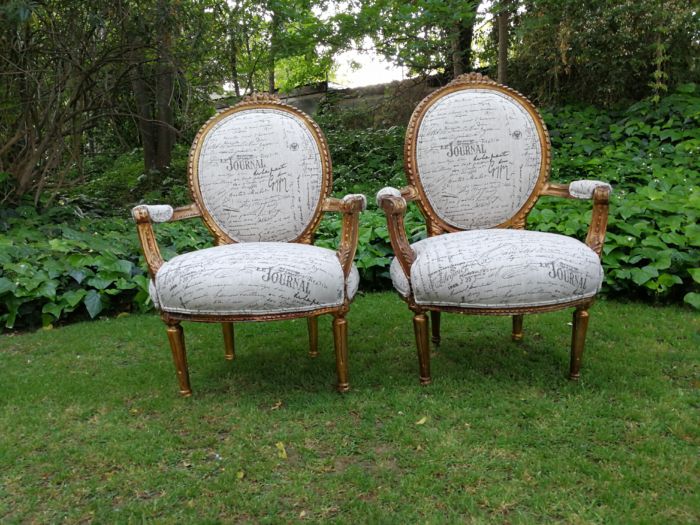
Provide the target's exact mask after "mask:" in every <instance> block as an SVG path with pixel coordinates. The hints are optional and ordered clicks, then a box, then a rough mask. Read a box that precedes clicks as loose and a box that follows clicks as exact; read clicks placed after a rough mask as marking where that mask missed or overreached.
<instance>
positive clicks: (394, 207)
mask: <svg viewBox="0 0 700 525" xmlns="http://www.w3.org/2000/svg"><path fill="white" fill-rule="evenodd" d="M404 194H405V195H406V196H404ZM416 196H417V193H416V190H415V188H413V187H412V186H408V187H406V188H404V189H403V190H397V189H396V188H391V187H387V188H382V189H381V190H379V192H378V193H377V206H379V207H380V208H381V209H382V210H384V213H385V214H386V222H387V226H388V227H389V240H390V241H391V248H392V249H393V250H394V254H395V255H396V257H397V259H398V260H399V264H400V265H401V269H402V270H403V273H404V274H405V275H406V277H407V278H408V279H410V276H411V265H412V264H413V261H415V260H416V254H415V252H414V251H413V248H411V245H410V243H409V242H408V238H407V237H406V225H405V224H404V215H405V214H406V201H407V200H413V199H415V198H416ZM407 197H408V199H407Z"/></svg>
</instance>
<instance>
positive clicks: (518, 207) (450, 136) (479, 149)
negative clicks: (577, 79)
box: [404, 74, 550, 231]
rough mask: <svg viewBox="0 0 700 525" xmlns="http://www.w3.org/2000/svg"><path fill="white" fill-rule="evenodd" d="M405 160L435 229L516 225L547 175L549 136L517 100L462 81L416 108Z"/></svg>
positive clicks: (477, 81)
mask: <svg viewBox="0 0 700 525" xmlns="http://www.w3.org/2000/svg"><path fill="white" fill-rule="evenodd" d="M404 158H405V162H406V172H407V174H408V178H409V183H410V184H413V185H414V186H415V187H416V188H417V190H418V192H419V193H420V194H421V198H420V199H419V205H420V206H421V207H422V209H423V212H424V214H425V215H426V217H428V219H429V221H430V222H431V224H432V225H433V227H434V228H435V227H436V228H437V229H438V230H445V231H457V230H472V229H478V228H492V227H496V226H502V227H522V226H523V224H524V219H525V217H526V215H527V213H528V212H529V211H530V209H531V208H532V206H533V205H534V204H535V201H536V200H537V196H538V194H539V190H540V189H541V188H542V186H543V185H544V184H545V183H546V181H547V178H548V176H549V161H550V145H549V136H548V134H547V131H546V128H545V126H544V123H543V121H542V118H541V117H540V115H539V114H538V113H537V110H536V109H535V108H534V107H533V106H532V104H530V102H529V101H528V100H527V99H525V98H524V97H523V96H522V95H520V94H519V93H517V92H515V91H513V90H511V89H509V88H506V87H504V86H501V85H498V84H496V83H495V82H493V81H491V80H489V79H487V78H486V77H481V75H478V74H472V75H465V76H463V77H459V78H457V79H456V80H455V81H453V82H452V83H451V84H450V85H448V86H446V87H445V88H443V89H440V90H438V91H436V92H435V93H433V94H432V95H431V96H429V97H428V98H426V99H425V100H424V101H423V102H422V103H421V104H420V105H419V106H418V107H417V108H416V110H415V111H414V113H413V116H412V118H411V122H410V123H409V127H408V134H407V137H406V145H405V156H404Z"/></svg>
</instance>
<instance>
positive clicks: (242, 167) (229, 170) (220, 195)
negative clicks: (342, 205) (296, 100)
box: [198, 108, 323, 242]
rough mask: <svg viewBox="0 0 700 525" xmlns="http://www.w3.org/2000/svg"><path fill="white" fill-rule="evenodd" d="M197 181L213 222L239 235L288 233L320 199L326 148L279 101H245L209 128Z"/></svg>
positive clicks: (280, 237)
mask: <svg viewBox="0 0 700 525" xmlns="http://www.w3.org/2000/svg"><path fill="white" fill-rule="evenodd" d="M198 177H199V189H200V192H201V194H202V200H203V201H204V207H205V208H206V209H207V210H208V212H209V214H210V215H211V217H212V219H213V220H214V222H216V224H217V225H218V226H219V227H220V228H221V229H222V230H223V231H224V232H226V234H227V235H228V236H229V237H231V238H232V239H234V240H236V241H239V242H255V241H291V240H294V239H295V238H297V237H298V236H299V235H300V234H301V233H302V232H303V231H304V229H305V228H306V226H307V225H308V224H309V222H310V221H311V220H312V218H313V216H314V212H315V210H316V208H317V206H318V203H319V201H320V199H321V185H322V178H323V167H322V160H321V151H320V149H319V147H318V144H317V143H316V141H315V139H314V136H313V134H312V133H311V130H310V129H309V128H308V127H307V125H306V124H305V123H304V121H303V120H302V119H301V118H299V117H297V116H296V115H294V114H292V113H290V112H288V111H283V110H280V109H271V108H267V109H266V108H256V109H246V110H244V111H239V112H236V113H233V114H231V115H230V116H228V117H226V118H224V119H222V120H221V121H219V122H218V123H217V124H216V125H215V126H214V127H213V128H212V129H211V130H210V131H209V133H208V134H207V135H206V137H205V138H204V142H203V144H202V149H201V152H200V156H199V164H198Z"/></svg>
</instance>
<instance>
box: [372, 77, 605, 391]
mask: <svg viewBox="0 0 700 525" xmlns="http://www.w3.org/2000/svg"><path fill="white" fill-rule="evenodd" d="M467 89H488V90H494V91H497V92H500V93H504V94H506V95H508V96H510V97H512V98H513V99H514V100H516V101H517V102H519V103H520V104H521V105H522V106H523V107H524V108H525V109H526V110H527V112H528V113H529V114H530V116H531V117H532V118H533V121H534V123H535V126H536V129H537V132H538V137H539V142H540V147H541V148H542V158H541V164H540V173H539V176H538V179H537V181H536V183H535V185H534V188H533V190H532V192H531V193H530V195H529V197H528V199H527V200H526V202H525V203H524V204H523V205H522V206H521V208H520V209H519V210H517V211H516V213H515V214H514V215H513V216H512V217H511V218H509V219H507V220H506V221H504V222H502V223H501V224H499V225H497V226H495V227H494V228H511V229H524V228H525V225H526V222H527V216H528V214H529V213H530V211H531V210H532V208H533V206H534V205H535V204H536V202H537V200H538V199H539V197H540V196H553V197H563V198H574V197H573V196H572V195H571V194H570V193H569V185H568V184H556V183H551V182H549V172H550V166H551V144H550V141H549V133H548V131H547V128H546V126H545V124H544V121H543V119H542V117H541V115H540V114H539V112H538V111H537V109H536V108H535V107H534V105H533V104H532V103H531V102H530V101H529V100H528V99H527V98H525V97H524V96H523V95H522V94H520V93H518V92H517V91H515V90H513V89H510V88H508V87H506V86H503V85H501V84H498V83H497V82H494V81H493V80H491V79H490V78H488V77H486V76H484V75H481V74H479V73H468V74H465V75H462V76H460V77H457V78H456V79H455V80H453V81H452V82H451V83H450V84H448V85H447V86H445V87H443V88H441V89H438V90H436V91H434V92H433V93H431V94H430V95H428V96H427V97H426V98H425V99H424V100H423V101H421V102H420V103H419V104H418V106H417V107H416V109H415V110H414V112H413V115H412V116H411V119H410V121H409V125H408V128H407V131H406V140H405V143H404V169H405V171H406V177H407V179H408V182H409V186H406V187H404V188H402V189H401V190H400V192H401V197H397V196H392V195H382V196H381V198H380V200H379V202H378V204H379V206H380V207H381V208H382V209H383V211H384V213H385V214H386V217H387V225H388V229H389V237H390V242H391V245H392V249H393V251H394V254H395V256H396V258H397V260H398V262H399V264H400V266H401V269H402V270H403V272H404V274H405V275H406V278H407V279H408V282H409V285H410V282H411V265H412V264H413V262H414V261H415V258H416V254H415V252H414V251H413V249H412V248H411V245H410V243H409V241H408V238H407V237H406V229H405V224H404V214H405V212H406V206H407V203H408V202H411V201H414V202H415V203H416V204H417V205H418V207H419V209H420V210H421V213H422V214H423V216H424V217H425V220H426V228H427V230H428V236H435V235H442V234H445V233H452V232H458V231H464V229H463V228H459V227H457V226H455V225H452V224H450V223H449V222H448V221H446V220H444V219H443V218H442V217H440V216H439V215H438V214H437V213H436V212H435V210H434V209H433V207H432V206H431V204H430V202H429V200H428V198H427V196H426V194H425V192H424V190H423V186H422V183H421V180H420V174H419V173H418V171H417V169H416V142H417V135H418V128H419V126H420V124H421V122H422V120H423V117H424V116H425V114H426V112H427V111H428V109H429V108H430V107H431V106H432V105H433V104H435V103H436V102H437V101H439V100H440V99H441V98H443V97H445V96H447V95H449V94H451V93H454V92H456V91H460V90H467ZM609 196H610V191H609V189H608V188H604V187H597V188H596V189H595V190H594V191H593V195H592V200H593V212H592V216H591V223H590V225H589V229H588V234H587V236H586V241H585V243H586V245H587V246H589V247H590V248H591V249H592V250H593V251H594V252H595V253H596V254H597V255H598V257H601V254H602V250H603V243H604V241H605V232H606V229H607V222H608V204H609ZM465 205H468V203H467V202H465ZM401 297H402V299H403V300H404V301H405V302H406V303H407V304H408V307H409V308H410V309H411V310H412V311H413V312H414V314H415V315H414V330H415V337H416V344H417V347H418V358H419V368H420V381H421V383H422V384H428V383H430V382H431V377H430V352H429V348H428V332H429V330H428V326H429V321H428V317H427V316H426V315H425V314H426V313H427V312H430V313H431V317H432V320H433V325H434V326H433V333H432V339H433V342H434V343H435V344H439V342H440V333H439V326H440V312H443V311H444V312H450V313H461V314H477V315H501V316H503V315H511V316H513V332H512V337H513V339H514V340H516V341H519V340H521V339H522V337H523V333H522V318H523V315H524V314H530V313H540V312H550V311H555V310H561V309H564V308H570V307H573V308H575V310H574V322H573V332H572V346H571V362H570V372H569V376H570V378H571V379H577V378H578V377H579V374H580V364H581V356H582V354H583V346H584V341H585V332H586V328H587V325H588V308H590V306H591V305H592V304H593V302H594V300H595V297H593V298H585V299H580V300H576V301H570V302H566V303H561V304H557V305H545V306H533V307H511V308H460V307H446V306H433V305H419V304H417V303H416V302H415V300H414V297H413V293H412V290H410V291H409V294H408V296H406V297H404V296H401Z"/></svg>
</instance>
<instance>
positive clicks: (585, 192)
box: [569, 180, 612, 199]
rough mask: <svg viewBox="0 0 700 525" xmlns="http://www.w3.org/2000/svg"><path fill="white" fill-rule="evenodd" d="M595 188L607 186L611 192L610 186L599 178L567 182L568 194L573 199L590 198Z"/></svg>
mask: <svg viewBox="0 0 700 525" xmlns="http://www.w3.org/2000/svg"><path fill="white" fill-rule="evenodd" d="M596 188H607V189H608V191H609V192H610V193H612V186H611V185H610V184H608V183H607V182H602V181H599V180H575V181H573V182H572V183H570V184H569V195H570V196H571V197H573V198H574V199H592V198H593V192H595V190H596Z"/></svg>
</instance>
